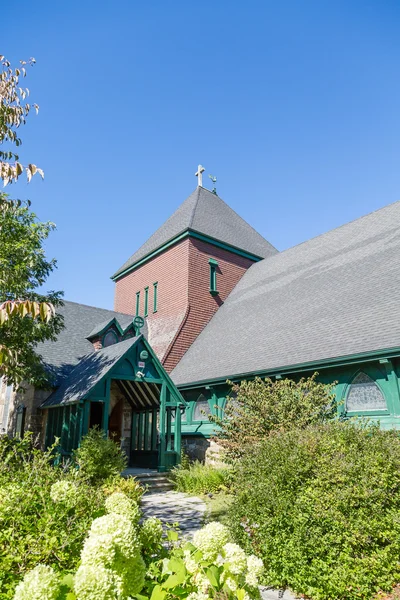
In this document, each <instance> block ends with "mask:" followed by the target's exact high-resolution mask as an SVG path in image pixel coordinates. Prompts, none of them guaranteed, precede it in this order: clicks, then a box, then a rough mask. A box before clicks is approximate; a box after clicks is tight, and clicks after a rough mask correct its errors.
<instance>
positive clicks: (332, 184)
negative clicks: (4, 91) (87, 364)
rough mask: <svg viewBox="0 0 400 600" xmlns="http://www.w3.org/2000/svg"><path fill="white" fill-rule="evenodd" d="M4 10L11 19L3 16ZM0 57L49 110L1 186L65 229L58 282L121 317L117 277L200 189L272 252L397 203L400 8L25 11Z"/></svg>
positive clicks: (235, 5)
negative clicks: (9, 181) (199, 182)
mask: <svg viewBox="0 0 400 600" xmlns="http://www.w3.org/2000/svg"><path fill="white" fill-rule="evenodd" d="M7 13H9V14H7ZM2 21H3V23H5V24H6V23H8V24H7V25H6V26H5V27H2V34H1V48H0V53H2V54H5V55H6V56H7V57H8V58H9V59H10V60H12V61H13V62H15V63H16V61H18V60H19V59H20V58H28V57H30V56H34V57H35V58H36V60H37V64H36V66H35V67H34V68H33V69H31V70H30V71H29V77H28V78H27V79H26V84H27V85H28V87H29V88H30V90H31V101H32V102H34V101H36V102H37V103H38V104H39V105H40V112H39V115H38V116H37V117H36V116H34V115H32V117H31V118H30V119H29V123H28V125H26V126H25V127H24V128H23V129H22V130H21V136H22V139H23V142H24V143H23V146H22V148H21V152H20V156H21V159H22V160H23V161H25V162H33V163H35V164H37V165H38V166H40V167H42V168H43V169H44V170H45V180H44V182H42V181H41V180H40V178H39V177H35V178H34V180H33V181H32V183H30V184H29V185H27V184H26V183H25V182H24V183H18V184H17V185H15V186H10V187H9V188H8V191H9V192H10V193H11V194H12V195H13V196H14V197H19V198H30V199H31V200H32V202H33V207H34V208H35V210H36V212H37V213H38V215H39V217H40V218H41V219H43V220H51V221H54V222H55V223H56V224H57V231H55V232H54V233H53V234H52V236H51V239H50V241H49V243H48V244H47V250H48V254H49V256H50V257H53V256H54V257H56V258H57V259H58V271H57V272H56V273H55V274H54V275H53V276H52V277H51V279H50V280H49V287H51V288H52V289H61V290H64V291H65V297H66V299H69V300H74V301H77V302H82V303H85V304H92V305H96V306H101V307H105V308H112V306H113V287H114V285H113V283H112V282H111V280H110V276H111V275H112V274H113V272H115V271H116V270H117V268H119V267H120V266H121V264H122V263H124V262H125V260H126V259H127V258H128V257H129V256H130V255H131V254H132V253H133V252H134V251H135V250H136V249H137V248H138V247H139V246H140V245H141V244H142V243H143V242H144V241H145V240H146V239H147V238H148V237H149V235H150V234H151V233H152V232H153V231H154V230H155V229H156V228H157V227H159V226H160V225H161V224H162V223H163V221H164V220H165V219H166V218H167V217H168V216H169V215H170V214H171V213H172V212H173V211H174V210H175V209H176V208H177V207H178V205H179V204H180V203H181V202H183V200H184V199H185V198H186V197H187V196H188V195H189V194H190V193H191V192H192V191H193V189H194V188H195V186H196V178H195V177H194V173H195V171H196V170H197V165H198V164H199V163H202V164H203V165H204V166H205V168H206V173H205V178H204V180H203V182H204V183H205V186H206V187H207V186H208V187H211V182H210V180H209V179H208V177H207V175H208V174H210V173H212V174H213V175H214V174H215V175H217V177H218V182H217V190H218V194H219V195H220V196H221V197H222V198H223V199H224V200H225V201H226V202H228V204H230V206H232V208H234V209H235V210H236V211H237V212H238V213H239V214H240V215H241V216H242V217H244V218H245V219H246V220H247V221H248V222H249V223H250V224H251V225H253V226H254V227H255V228H256V229H257V230H258V231H259V232H260V233H261V234H262V235H264V237H266V238H267V239H268V240H269V241H270V242H271V243H273V244H274V245H275V246H276V247H277V248H278V249H279V250H283V249H285V248H288V247H290V246H293V245H295V244H298V243H299V242H302V241H304V240H306V239H308V238H310V237H314V236H316V235H318V234H320V233H323V232H325V231H327V230H329V229H332V228H334V227H336V226H338V225H341V224H343V223H345V222H347V221H350V220H352V219H354V218H357V217H359V216H361V215H363V214H365V213H368V212H370V211H372V210H375V209H377V208H380V207H382V206H384V205H386V204H389V203H391V202H394V201H396V200H399V199H400V35H399V28H400V4H399V2H398V1H395V0H385V1H384V2H382V1H380V0H376V1H373V2H372V1H361V0H324V1H323V0H317V1H316V0H307V1H306V2H304V1H302V0H286V1H276V0H249V1H248V2H237V1H235V0H231V1H228V0H202V1H201V2H198V1H195V0H168V1H166V0H147V1H143V0H141V1H139V0H119V1H114V2H106V1H102V0H97V1H92V0H81V1H80V2H77V1H76V0H68V2H61V1H58V0H56V1H55V0H47V1H41V0H39V1H38V2H35V3H32V2H27V1H26V0H21V1H20V2H18V7H17V9H16V8H15V6H14V5H11V4H10V3H6V4H5V5H4V6H3V8H2Z"/></svg>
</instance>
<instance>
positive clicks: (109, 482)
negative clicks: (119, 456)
mask: <svg viewBox="0 0 400 600" xmlns="http://www.w3.org/2000/svg"><path fill="white" fill-rule="evenodd" d="M103 490H104V493H105V495H106V496H110V495H111V494H114V493H115V492H122V493H123V494H125V495H126V496H128V498H129V499H130V500H132V501H133V502H137V503H139V502H140V499H141V497H142V496H143V493H144V488H143V487H142V486H141V485H140V483H139V482H138V481H137V480H136V479H135V478H134V477H127V478H126V479H124V478H123V477H121V476H120V475H115V476H113V477H109V478H107V479H106V481H105V482H104V484H103Z"/></svg>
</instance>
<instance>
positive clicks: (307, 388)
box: [210, 373, 337, 460]
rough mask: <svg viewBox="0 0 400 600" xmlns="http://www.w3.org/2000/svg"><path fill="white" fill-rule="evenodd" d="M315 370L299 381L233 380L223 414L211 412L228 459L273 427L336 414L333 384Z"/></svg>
mask: <svg viewBox="0 0 400 600" xmlns="http://www.w3.org/2000/svg"><path fill="white" fill-rule="evenodd" d="M317 376H318V373H314V375H313V376H312V377H307V378H302V379H300V380H299V381H293V380H292V379H278V380H276V381H272V379H268V378H267V379H265V380H264V379H260V378H259V377H257V378H256V379H253V380H251V381H242V382H241V383H239V384H232V392H231V397H230V398H229V399H228V402H227V405H226V408H225V411H224V415H223V417H222V418H221V417H219V416H218V415H211V416H210V420H211V421H212V422H213V423H215V424H216V425H217V426H218V430H217V433H216V441H217V442H218V444H219V445H220V446H222V448H223V449H224V451H225V457H226V458H228V459H231V460H235V459H237V458H240V457H241V456H243V455H244V454H245V452H246V451H247V448H249V447H251V446H252V445H253V444H257V443H258V442H259V440H262V439H264V438H266V437H267V436H268V435H269V434H270V433H271V432H273V431H286V430H288V429H292V428H293V427H296V428H299V429H304V428H305V427H308V426H309V425H313V424H316V423H324V422H326V421H329V420H331V419H333V418H335V416H336V415H337V404H336V401H335V396H334V393H333V391H334V385H335V384H330V385H327V384H323V383H320V382H318V381H317Z"/></svg>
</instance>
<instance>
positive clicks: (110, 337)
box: [103, 331, 118, 348]
mask: <svg viewBox="0 0 400 600" xmlns="http://www.w3.org/2000/svg"><path fill="white" fill-rule="evenodd" d="M117 342H118V338H117V334H116V333H115V332H114V331H108V332H107V333H106V335H105V336H104V337H103V348H107V346H112V345H113V344H116V343H117Z"/></svg>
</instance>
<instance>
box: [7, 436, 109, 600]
mask: <svg viewBox="0 0 400 600" xmlns="http://www.w3.org/2000/svg"><path fill="white" fill-rule="evenodd" d="M53 459H54V456H53V454H52V451H51V449H50V450H49V451H48V452H42V451H41V450H38V449H36V448H34V444H33V441H32V436H31V435H30V434H26V436H25V437H24V438H23V439H21V440H17V439H9V438H8V437H7V436H1V437H0V599H1V600H6V599H9V598H12V596H13V590H14V587H15V585H16V583H17V581H18V580H19V579H20V578H21V576H22V575H23V573H24V572H25V571H26V570H29V569H32V568H33V567H34V566H35V565H36V564H37V563H46V564H47V565H49V566H53V567H54V568H55V569H56V570H57V571H63V570H69V569H73V568H75V567H76V565H77V563H78V560H79V554H80V551H81V547H82V542H83V540H84V537H85V535H86V533H87V531H88V529H89V527H90V524H91V522H92V520H93V519H94V518H95V517H97V516H99V515H101V514H103V512H104V493H103V491H102V490H101V488H94V487H89V485H88V484H87V483H86V482H85V481H82V480H78V479H77V478H76V477H75V475H74V474H73V473H67V472H65V471H64V470H63V469H62V468H61V467H54V466H53V462H54V460H53ZM60 483H61V485H60ZM53 498H54V499H55V500H54V499H53Z"/></svg>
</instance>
